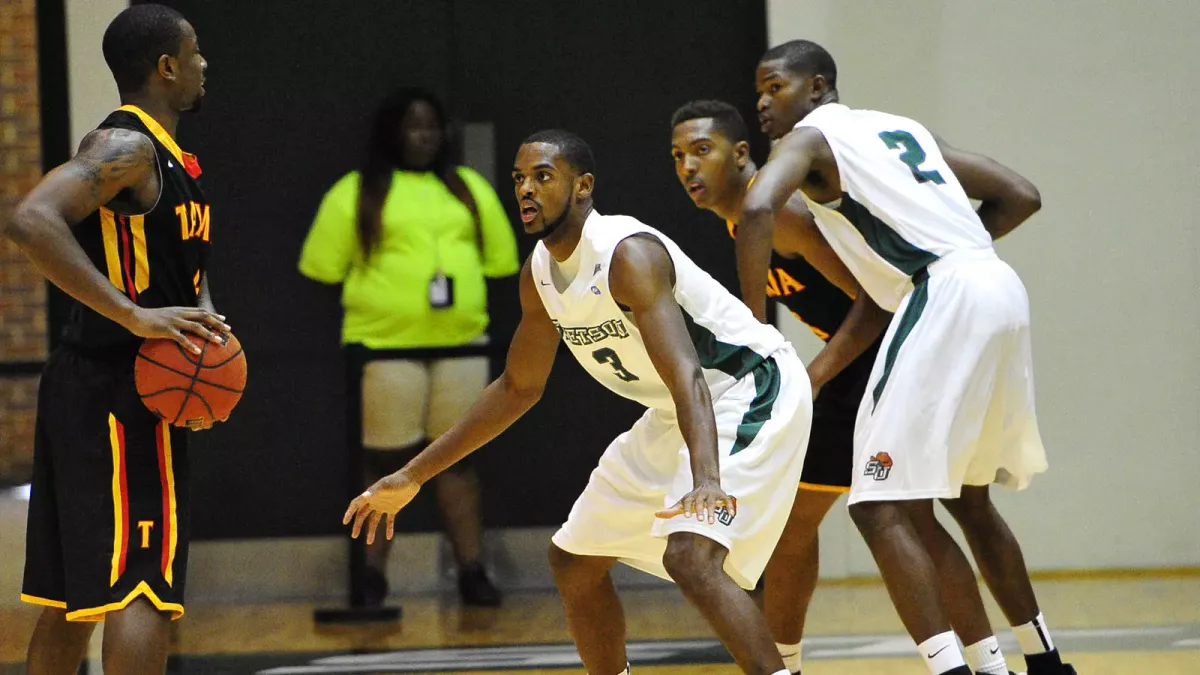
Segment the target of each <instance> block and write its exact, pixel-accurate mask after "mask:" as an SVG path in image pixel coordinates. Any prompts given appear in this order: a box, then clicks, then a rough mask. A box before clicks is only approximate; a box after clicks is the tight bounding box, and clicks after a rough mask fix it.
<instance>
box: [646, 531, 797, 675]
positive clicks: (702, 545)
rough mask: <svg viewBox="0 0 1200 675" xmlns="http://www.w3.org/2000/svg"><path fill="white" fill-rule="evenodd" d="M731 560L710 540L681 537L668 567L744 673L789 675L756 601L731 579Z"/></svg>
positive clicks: (671, 544) (670, 546)
mask: <svg viewBox="0 0 1200 675" xmlns="http://www.w3.org/2000/svg"><path fill="white" fill-rule="evenodd" d="M728 554H729V551H728V550H727V549H726V548H725V547H724V546H723V545H721V544H720V543H718V542H716V541H714V540H712V539H709V538H708V537H705V536H703V535H700V534H695V533H693V532H675V533H673V534H671V535H670V536H669V537H668V538H667V551H666V554H665V555H664V556H663V566H664V567H665V568H666V570H667V574H669V575H671V579H673V580H674V581H675V583H676V584H678V585H679V589H680V590H681V591H683V595H684V597H686V598H687V599H688V601H689V602H691V603H692V604H693V605H694V606H695V607H696V609H698V610H700V614H701V615H702V616H704V618H705V620H706V621H708V624H709V625H710V626H712V627H713V630H714V631H715V632H716V633H717V637H718V638H720V640H721V643H722V644H723V645H725V648H726V649H728V650H729V653H730V654H731V655H732V656H733V659H734V661H736V662H737V664H738V667H740V668H741V669H742V672H744V673H754V674H759V675H772V674H774V673H778V672H780V671H784V672H786V669H785V668H784V665H783V660H782V659H781V658H780V656H779V651H778V650H777V649H776V648H775V644H774V642H773V641H772V640H771V632H770V630H769V629H768V628H767V622H766V619H765V618H763V615H762V614H761V613H760V612H759V611H758V607H756V606H755V604H754V600H753V598H751V597H750V596H749V595H748V594H747V593H746V591H744V590H742V588H741V586H739V585H738V584H737V582H735V581H734V580H733V579H732V578H730V576H729V575H728V574H726V573H725V558H726V556H727V555H728Z"/></svg>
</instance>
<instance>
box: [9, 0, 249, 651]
mask: <svg viewBox="0 0 1200 675" xmlns="http://www.w3.org/2000/svg"><path fill="white" fill-rule="evenodd" d="M103 48H104V57H105V60H106V61H107V62H108V65H109V68H110V69H111V70H112V72H113V76H114V78H115V79H116V81H117V89H118V91H119V93H120V96H121V102H122V103H123V104H124V105H123V106H122V107H121V108H120V109H119V110H117V111H116V112H114V113H112V114H111V115H109V116H108V118H107V119H105V120H104V122H102V123H101V124H100V127H99V128H98V129H96V130H95V131H92V132H91V133H89V134H88V135H87V136H86V137H84V139H83V142H82V144H81V145H80V148H79V152H78V153H77V154H76V155H75V157H74V158H72V159H71V160H70V161H68V162H67V163H66V164H64V165H62V166H60V167H58V168H57V169H55V170H53V171H51V172H50V173H49V174H48V175H47V176H46V177H45V178H44V179H43V180H42V182H41V183H40V184H38V186H37V187H35V188H34V189H33V191H32V192H31V193H30V194H29V195H28V196H26V197H25V199H24V201H22V203H21V204H20V205H19V206H18V207H17V209H16V211H15V212H14V214H13V217H12V221H11V224H10V226H9V229H8V231H7V233H6V234H7V235H8V236H9V237H11V238H12V240H13V241H14V242H16V244H17V246H18V247H20V248H21V250H22V251H23V252H24V253H25V254H26V255H27V256H28V257H29V258H30V259H31V260H32V261H33V262H34V264H36V265H37V267H38V269H39V270H41V272H42V273H43V274H45V275H46V276H47V277H48V278H49V279H50V281H52V282H53V283H54V284H55V285H57V286H58V287H59V288H61V289H63V290H64V291H66V292H67V293H68V294H69V295H70V296H71V297H72V298H73V299H74V303H73V306H72V308H71V314H70V320H69V322H68V325H67V329H66V331H65V334H64V338H63V344H62V346H61V347H60V348H59V349H57V350H55V352H54V353H53V354H52V355H51V356H50V359H49V361H48V362H47V364H46V368H45V371H44V372H43V374H42V379H41V385H40V389H39V391H38V411H37V429H36V440H35V450H34V469H33V487H32V494H31V497H30V503H29V526H28V530H27V535H26V555H25V580H24V584H23V586H22V594H21V599H22V600H24V601H25V602H29V603H32V604H36V605H42V606H43V607H44V610H43V612H42V615H41V617H40V618H39V620H38V623H37V627H36V628H35V630H34V633H33V637H32V638H31V640H30V645H29V651H28V656H27V663H26V666H27V670H28V672H29V673H31V674H32V675H43V674H48V673H61V674H64V675H65V674H67V673H76V672H78V669H79V665H80V663H81V661H82V659H83V657H84V655H85V654H86V650H87V644H88V639H89V636H90V635H91V632H92V629H93V628H94V627H95V626H96V622H98V621H101V620H103V621H104V622H105V631H104V632H105V635H104V653H103V663H104V671H105V672H107V673H134V674H138V673H162V672H163V671H164V670H165V668H166V659H167V649H168V643H169V637H170V632H169V625H168V624H169V620H170V619H176V618H179V617H180V616H181V615H182V614H183V590H184V576H185V573H186V567H187V548H188V508H189V497H188V485H187V453H186V432H185V430H184V429H180V428H175V427H171V426H169V425H168V424H167V423H166V422H163V421H161V420H159V419H158V418H157V417H156V416H155V415H154V414H153V413H151V412H150V411H149V410H148V409H147V408H146V407H145V406H144V405H143V404H142V401H141V399H140V398H139V397H138V394H137V391H136V389H135V387H134V357H135V354H136V353H137V350H138V347H139V346H140V345H141V343H142V339H141V338H166V339H172V340H175V341H177V342H178V343H179V344H180V345H181V346H183V347H184V348H185V349H188V350H190V351H192V352H196V353H199V351H200V349H199V348H198V347H196V346H195V345H193V344H192V343H191V342H190V341H189V340H188V339H187V337H186V336H185V333H191V334H195V335H198V336H200V337H201V338H204V339H208V340H211V341H213V342H215V343H218V344H220V342H221V340H220V339H219V338H218V333H220V332H222V331H228V330H229V326H227V325H225V323H224V319H223V317H221V316H219V315H217V314H216V313H215V312H214V311H213V307H212V303H211V301H210V300H209V297H208V276H207V271H208V268H207V261H208V257H209V249H210V244H209V240H210V237H209V230H210V228H211V227H212V223H211V222H210V216H209V206H208V202H207V200H206V199H205V198H204V193H203V192H202V191H201V189H200V184H199V182H198V178H199V176H200V165H199V163H198V162H197V161H196V158H195V156H193V155H190V154H187V153H185V152H183V151H182V150H181V149H180V148H179V146H178V145H177V144H176V142H175V140H174V135H175V128H176V125H177V124H178V122H179V117H180V116H181V114H182V113H183V112H184V111H187V110H195V109H196V108H198V107H199V105H200V101H201V98H202V97H203V95H204V87H203V84H204V71H205V68H206V66H207V64H206V62H205V60H204V57H202V56H201V55H200V51H199V47H198V46H197V42H196V33H195V31H194V30H193V29H192V26H191V24H189V23H188V22H187V21H186V20H185V19H184V18H183V17H182V16H180V15H179V14H178V13H177V12H175V11H174V10H170V9H168V8H165V7H161V6H158V5H151V4H143V5H135V6H133V7H130V8H129V9H126V10H124V11H123V12H121V13H120V14H118V15H117V17H116V18H114V19H113V21H112V23H111V24H109V26H108V29H107V30H106V31H105V34H104V40H103Z"/></svg>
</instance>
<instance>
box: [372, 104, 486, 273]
mask: <svg viewBox="0 0 1200 675" xmlns="http://www.w3.org/2000/svg"><path fill="white" fill-rule="evenodd" d="M418 103H425V104H428V106H429V107H430V108H432V109H433V112H434V113H435V117H436V118H437V129H438V131H439V133H438V134H436V135H435V139H436V144H437V148H436V150H435V151H433V152H428V148H424V149H425V150H426V152H421V151H420V149H418V150H417V151H414V150H413V147H412V142H411V139H410V138H409V136H407V135H406V134H405V133H404V130H403V129H402V125H403V124H404V122H405V118H406V117H407V116H409V114H410V113H411V112H412V111H413V109H414V106H415V105H416V104H418ZM456 142H457V138H456V134H455V133H454V129H453V127H452V125H451V124H450V123H449V121H448V120H447V119H446V113H445V109H444V108H443V106H442V103H441V101H439V100H438V98H437V96H435V95H434V94H433V93H432V92H430V91H427V90H425V89H421V88H418V87H401V88H400V89H397V90H396V91H394V92H392V93H391V94H389V95H388V96H387V98H385V99H384V100H383V102H382V103H381V104H380V105H379V108H378V109H377V110H376V111H375V119H374V121H373V122H372V124H371V133H370V137H369V139H368V141H367V152H366V156H365V158H364V161H363V163H362V166H361V167H360V168H359V174H360V176H361V179H362V182H361V183H360V187H359V194H358V238H359V242H360V243H361V245H362V252H363V257H364V258H367V259H369V258H370V257H371V254H372V253H373V252H374V251H375V249H376V248H377V247H378V246H379V243H380V239H381V238H382V232H383V223H382V216H383V205H384V202H385V201H386V199H387V195H388V191H389V190H390V189H391V186H392V174H393V172H395V171H396V170H401V171H429V172H431V173H433V174H434V175H436V176H437V177H438V178H440V179H441V181H442V182H443V183H445V184H446V187H447V188H449V190H450V192H451V193H453V194H454V196H455V197H457V198H458V200H459V201H461V202H462V203H463V205H464V206H466V207H467V209H468V210H470V211H471V215H472V217H474V218H475V222H476V228H475V229H476V243H477V244H481V243H482V242H480V241H479V238H480V230H479V227H478V223H479V216H478V212H477V209H476V205H475V199H474V198H473V197H472V195H471V192H470V190H469V189H468V188H467V185H466V183H465V182H463V179H462V177H461V176H459V175H458V171H457V167H458V156H457V155H458V152H457V148H456V144H457V143H456Z"/></svg>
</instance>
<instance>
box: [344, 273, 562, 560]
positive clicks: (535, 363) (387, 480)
mask: <svg viewBox="0 0 1200 675" xmlns="http://www.w3.org/2000/svg"><path fill="white" fill-rule="evenodd" d="M520 288H521V291H520V292H521V321H520V323H519V324H518V325H517V330H516V333H515V334H514V335H513V339H512V343H511V344H510V345H509V348H508V358H507V361H506V362H505V365H504V372H503V373H502V374H501V375H500V377H498V378H496V380H495V381H493V382H492V383H491V384H490V385H488V386H487V388H486V389H484V390H483V394H482V395H480V397H479V400H478V401H476V402H475V405H473V406H471V408H470V409H469V410H467V412H466V413H464V414H463V416H462V418H461V419H459V420H458V422H456V423H455V424H454V426H453V427H451V428H450V430H449V431H447V432H446V433H444V434H442V435H441V436H440V437H439V438H438V439H437V440H436V441H434V442H433V443H431V444H430V445H429V447H427V448H425V449H424V450H422V451H421V452H420V453H419V454H418V455H417V456H416V457H414V458H413V459H412V461H410V462H409V463H408V464H407V465H405V466H404V468H402V469H400V470H399V471H397V472H396V473H394V474H391V475H390V476H385V477H383V478H382V479H380V480H379V481H377V482H376V483H375V484H374V485H372V486H371V487H370V488H368V489H367V490H366V492H364V493H363V494H361V495H359V496H358V497H355V498H354V500H353V501H352V502H350V506H349V507H348V508H347V509H346V514H345V516H344V517H343V519H342V522H343V523H346V524H349V523H350V521H351V519H353V520H354V530H353V532H352V536H354V537H358V535H359V533H360V531H361V530H362V528H363V525H364V523H366V524H367V543H371V542H374V541H375V528H376V526H377V525H378V524H379V521H380V519H381V518H382V517H384V516H385V515H386V517H387V533H386V534H387V538H388V539H391V538H392V535H393V534H394V532H395V517H396V513H397V512H398V511H399V510H400V509H402V508H404V507H405V506H407V505H408V503H409V502H410V501H412V499H413V497H415V496H416V495H417V492H418V491H419V490H420V488H421V485H422V484H423V483H425V482H426V481H428V480H430V479H432V478H433V477H434V476H437V475H438V474H439V473H441V472H443V471H445V470H446V469H448V468H450V467H451V466H453V465H454V463H455V462H457V461H459V460H461V459H462V458H463V457H466V456H467V455H469V454H471V453H472V452H474V451H475V450H477V449H479V448H480V447H482V446H483V445H484V444H486V443H487V442H488V441H491V440H492V439H493V438H495V437H496V436H499V435H500V433H501V432H503V431H504V430H505V429H507V428H508V427H510V426H512V424H513V422H516V421H517V420H518V419H520V417H521V416H522V415H524V414H525V413H526V412H528V411H529V409H530V408H532V407H533V406H534V404H535V403H537V402H538V401H539V400H540V399H541V397H542V392H543V391H544V390H545V388H546V380H547V379H549V377H550V369H551V368H552V367H553V366H554V357H555V355H556V354H557V353H558V345H559V340H560V338H559V334H558V329H557V328H555V326H554V323H553V322H552V321H551V320H550V315H548V314H547V313H546V308H545V307H544V306H543V305H542V299H541V298H540V297H538V293H537V287H536V286H535V285H534V279H533V271H532V269H531V268H530V264H529V261H528V260H526V261H525V265H524V266H523V267H522V268H521V280H520Z"/></svg>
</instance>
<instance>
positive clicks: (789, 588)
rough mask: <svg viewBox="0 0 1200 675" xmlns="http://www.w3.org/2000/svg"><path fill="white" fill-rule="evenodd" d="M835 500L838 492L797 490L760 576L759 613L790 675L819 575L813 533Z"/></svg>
mask: <svg viewBox="0 0 1200 675" xmlns="http://www.w3.org/2000/svg"><path fill="white" fill-rule="evenodd" d="M840 496H841V493H840V492H830V491H823V490H821V491H818V490H809V489H806V488H800V490H799V491H798V492H797V493H796V501H795V502H794V503H793V504H792V512H791V514H790V515H789V516H788V521H787V525H786V526H784V529H783V535H782V536H780V537H779V544H778V545H776V547H775V551H774V553H772V554H771V559H770V561H769V562H767V569H766V570H765V571H764V572H763V577H764V580H765V581H764V589H763V614H764V615H765V616H766V620H767V626H768V627H769V628H770V630H771V636H772V637H773V638H774V640H775V643H776V646H777V647H778V648H779V652H780V656H782V657H783V660H784V666H786V667H787V669H788V670H789V671H791V672H793V673H795V672H799V671H800V651H801V644H800V643H801V639H802V638H803V637H804V621H805V617H806V616H807V614H808V604H809V602H811V601H812V596H813V592H814V591H815V590H816V587H817V578H818V576H819V574H820V549H819V544H818V541H817V540H818V537H817V529H818V528H819V526H820V525H821V521H822V520H823V519H824V518H825V514H827V513H828V512H829V509H830V508H831V507H832V506H833V504H834V502H836V501H837V499H838V497H840Z"/></svg>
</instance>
